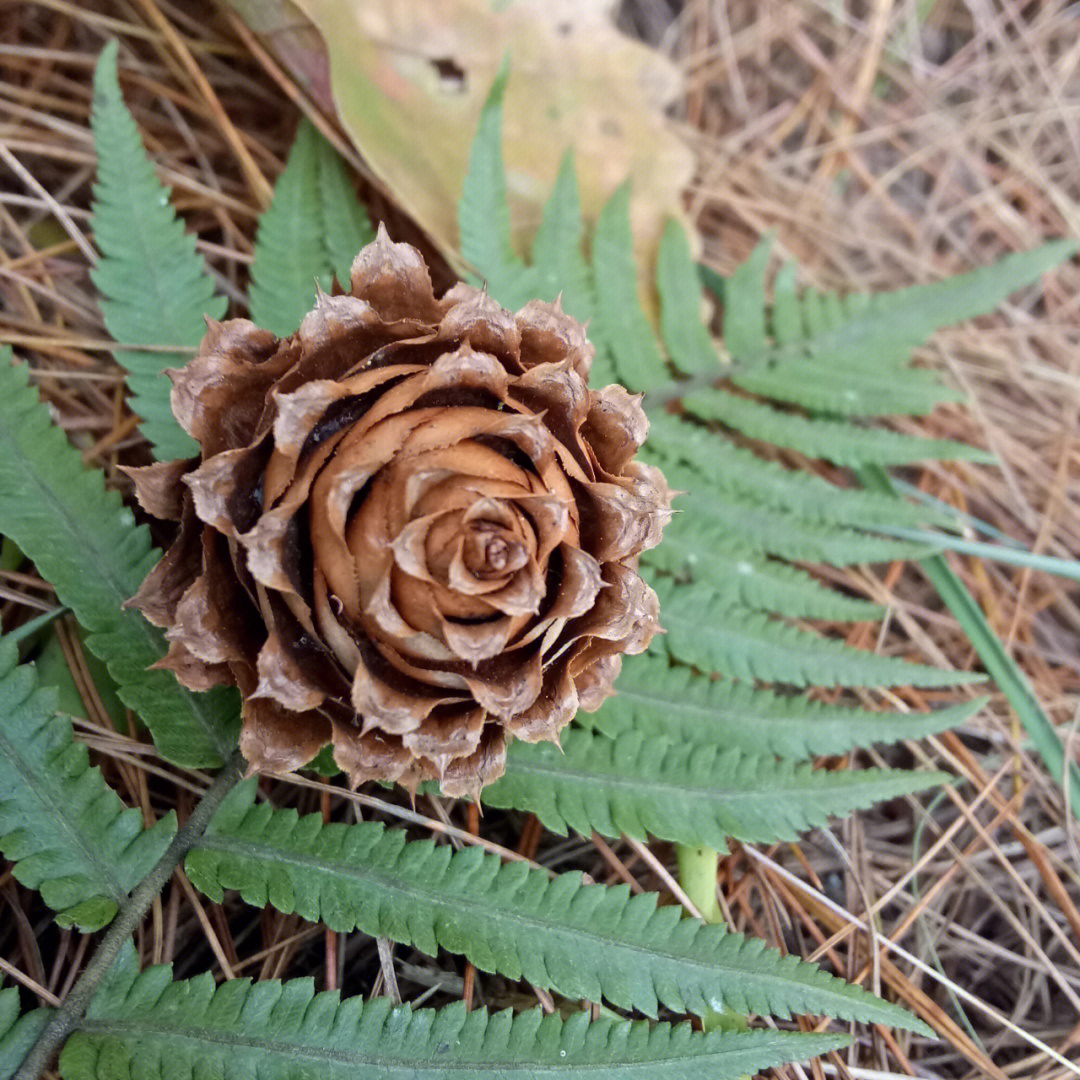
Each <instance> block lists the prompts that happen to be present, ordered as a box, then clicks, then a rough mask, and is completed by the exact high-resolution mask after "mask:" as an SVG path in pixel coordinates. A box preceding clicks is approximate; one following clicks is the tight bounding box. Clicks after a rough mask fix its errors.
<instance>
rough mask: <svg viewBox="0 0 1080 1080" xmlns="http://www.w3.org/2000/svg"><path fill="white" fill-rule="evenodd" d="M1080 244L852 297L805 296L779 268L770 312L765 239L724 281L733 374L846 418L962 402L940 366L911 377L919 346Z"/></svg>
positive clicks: (761, 389) (1052, 246) (755, 387)
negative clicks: (911, 363) (909, 364)
mask: <svg viewBox="0 0 1080 1080" xmlns="http://www.w3.org/2000/svg"><path fill="white" fill-rule="evenodd" d="M1075 250H1076V245H1075V243H1074V242H1072V241H1060V240H1059V241H1052V242H1051V243H1048V244H1044V245H1042V246H1041V247H1038V248H1035V249H1033V250H1031V251H1026V252H1019V253H1017V254H1014V255H1009V256H1006V257H1005V258H1004V259H1002V260H1001V261H1000V262H998V263H995V264H994V265H992V266H986V267H981V268H979V269H978V270H975V271H972V272H971V273H968V274H962V275H959V276H957V277H954V278H950V279H948V280H945V281H939V282H933V283H931V284H927V285H916V286H913V287H910V288H907V289H900V290H897V291H895V292H889V293H880V294H877V295H874V296H865V295H858V294H856V295H853V296H849V297H845V298H844V299H842V300H841V299H840V298H839V297H837V296H835V295H832V294H822V293H817V292H815V291H813V290H807V291H806V292H805V293H804V294H803V296H802V297H801V298H800V297H798V296H797V294H796V289H795V272H794V270H793V269H790V268H789V269H786V270H784V271H782V272H781V274H780V275H778V278H777V282H776V289H775V299H774V305H773V308H772V318H771V320H770V319H769V310H768V307H767V305H766V301H765V273H766V269H767V265H768V254H769V241H765V242H763V243H762V244H761V245H760V246H759V247H758V248H757V249H756V250H755V252H754V254H753V255H752V256H751V258H750V260H748V262H747V263H745V264H744V265H743V266H742V267H740V268H739V269H738V270H737V271H736V273H735V274H734V275H733V277H732V278H730V279H727V280H726V281H724V283H723V287H722V289H721V294H722V298H723V299H724V302H725V305H724V343H725V345H726V347H727V349H728V352H729V353H730V354H731V357H732V367H733V371H732V374H731V378H732V381H734V382H735V383H737V384H738V385H739V386H741V387H743V388H744V389H746V390H750V391H752V392H754V393H757V394H761V395H762V396H765V397H771V398H774V399H775V400H777V401H784V402H788V403H791V404H798V405H802V406H804V407H805V408H807V409H810V410H812V411H815V412H822V413H827V414H833V415H841V416H883V415H899V414H902V413H912V414H918V413H924V412H929V411H931V410H932V409H933V408H935V407H936V406H937V405H938V404H939V403H941V402H942V401H955V400H961V399H962V397H963V395H962V394H960V393H958V392H957V391H955V390H953V389H952V388H950V387H946V386H944V385H942V384H941V383H940V381H939V380H938V379H937V377H936V376H935V375H934V374H933V373H932V372H928V371H923V370H920V369H912V368H907V369H904V370H903V374H902V375H901V368H902V365H906V364H907V362H908V361H909V359H910V356H911V352H912V351H913V350H914V349H916V348H918V347H919V346H920V345H922V344H924V343H925V342H926V340H927V339H928V338H929V337H930V335H931V334H932V333H934V331H936V330H938V329H940V328H941V327H943V326H947V325H949V324H951V323H958V322H962V321H964V320H965V319H970V318H973V317H975V316H977V315H982V314H985V313H987V312H990V311H992V310H993V309H994V308H995V307H996V306H997V305H998V304H999V303H1000V302H1001V301H1002V300H1004V299H1005V298H1006V297H1007V296H1008V295H1009V294H1010V293H1012V292H1015V291H1016V290H1017V289H1019V288H1022V287H1023V286H1025V285H1028V284H1030V283H1031V282H1032V281H1034V280H1035V279H1036V278H1038V276H1039V275H1040V274H1042V273H1044V272H1045V271H1047V270H1050V269H1052V268H1053V267H1055V266H1057V265H1058V264H1059V263H1061V262H1062V261H1063V260H1064V259H1066V258H1068V257H1069V255H1070V254H1072V253H1073V252H1074V251H1075ZM770 330H771V331H772V334H773V337H774V338H775V342H774V343H770V342H769V337H768V334H769V331H770Z"/></svg>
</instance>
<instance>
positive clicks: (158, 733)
mask: <svg viewBox="0 0 1080 1080" xmlns="http://www.w3.org/2000/svg"><path fill="white" fill-rule="evenodd" d="M28 372H29V369H28V368H27V367H26V365H24V364H18V365H17V364H15V363H13V362H12V359H11V350H10V349H0V535H4V536H9V537H11V539H12V540H13V541H14V542H15V543H17V544H18V545H19V547H20V548H21V549H22V550H23V551H24V552H25V553H26V555H27V556H28V557H29V558H31V559H32V560H33V561H34V562H35V563H36V564H37V568H38V570H39V571H40V572H41V574H42V576H43V577H44V578H45V579H46V580H47V581H49V582H50V583H51V584H52V585H53V586H54V587H55V588H56V595H57V597H58V598H59V600H60V602H61V603H62V604H65V605H66V606H68V607H70V608H71V610H72V611H73V612H74V613H75V617H76V618H77V619H78V620H79V622H80V623H81V624H82V626H83V627H84V629H86V630H87V631H88V636H87V639H86V642H87V645H88V646H89V647H90V650H91V651H92V652H93V653H94V654H95V655H96V656H99V657H100V658H101V659H102V660H104V661H105V662H106V663H107V665H108V668H109V673H110V674H111V675H112V677H113V679H114V680H115V681H116V685H117V687H118V690H119V695H120V700H121V701H123V702H124V704H125V705H127V706H128V707H129V708H131V709H134V710H135V712H137V713H138V714H139V716H141V717H142V719H143V720H144V721H145V723H146V725H147V727H149V728H150V731H151V733H152V734H153V736H154V741H155V743H156V744H157V747H158V750H159V751H160V752H161V754H162V756H163V757H166V758H168V759H169V760H170V761H173V762H175V763H176V764H179V765H185V766H191V767H202V766H216V765H220V764H221V763H222V762H223V761H224V760H225V759H226V758H227V757H228V755H229V754H230V753H231V752H232V750H233V748H234V747H235V746H236V737H237V731H238V728H239V708H238V707H237V699H236V694H235V691H233V690H226V689H224V688H219V689H216V690H211V691H210V692H209V693H206V694H192V693H190V692H189V691H186V690H184V689H183V688H182V687H180V686H178V685H177V682H176V679H175V678H174V676H173V675H172V674H171V672H167V671H148V670H147V669H148V668H149V667H150V665H151V664H153V663H155V662H156V661H158V660H160V659H161V657H162V656H164V655H165V640H164V636H163V635H162V633H161V631H159V630H157V629H156V628H155V627H153V626H151V625H150V624H149V623H148V622H147V621H146V620H145V619H144V618H143V617H142V616H141V615H140V614H139V613H138V612H136V611H122V610H121V604H123V602H124V601H125V600H127V599H128V598H129V597H130V596H132V595H133V594H134V593H135V592H136V590H137V589H138V588H139V586H140V585H141V584H142V581H143V578H144V577H145V576H146V574H147V573H148V572H149V570H150V568H151V567H152V566H153V565H154V563H155V562H156V561H157V559H158V552H157V551H155V550H154V548H153V546H152V545H151V542H150V533H149V530H147V529H146V528H145V527H143V526H137V525H136V524H135V519H134V516H133V515H132V513H131V511H130V510H128V509H126V508H125V507H124V505H123V503H122V502H121V500H120V496H119V495H118V494H117V493H116V492H108V491H106V490H105V484H104V478H103V477H102V474H101V473H100V472H98V471H96V470H87V469H86V468H84V467H83V463H82V458H81V456H80V454H79V452H78V451H77V450H76V449H75V448H74V447H73V446H72V445H71V444H70V443H69V442H68V441H67V438H66V437H65V436H64V433H63V432H62V431H61V430H60V429H59V428H58V427H56V426H55V425H54V424H53V423H52V421H51V420H50V418H49V413H48V410H47V409H46V408H45V406H44V405H42V403H41V402H40V401H39V400H38V396H37V392H36V391H35V390H34V389H33V387H31V386H30V385H29V378H28Z"/></svg>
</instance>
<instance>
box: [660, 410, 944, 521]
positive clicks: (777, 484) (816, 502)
mask: <svg viewBox="0 0 1080 1080" xmlns="http://www.w3.org/2000/svg"><path fill="white" fill-rule="evenodd" d="M645 449H646V456H647V457H648V458H650V459H656V462H657V464H660V465H661V467H662V468H663V469H664V470H665V472H666V471H667V470H668V469H679V470H680V472H679V475H680V477H682V479H679V480H677V481H674V483H675V486H676V487H679V486H684V485H686V486H689V487H690V488H691V490H692V491H693V492H695V493H701V494H708V495H709V497H710V498H712V497H715V498H718V499H721V500H722V499H723V498H724V497H725V493H727V492H736V493H738V494H741V495H745V496H747V497H749V498H752V499H753V500H754V502H756V503H758V504H759V505H765V506H770V507H773V508H775V509H777V510H791V511H793V512H794V513H796V514H798V515H799V516H800V517H803V518H810V519H811V520H814V521H821V522H826V523H833V524H838V525H850V526H854V527H857V528H860V529H866V530H870V531H872V530H873V529H874V528H876V527H879V526H882V525H901V526H904V525H906V526H916V525H924V524H939V525H940V524H945V525H951V524H952V523H953V522H955V520H956V514H955V512H954V511H951V510H945V509H937V510H936V509H933V508H930V507H926V506H914V505H912V504H911V503H909V502H905V501H904V500H902V499H896V498H890V497H889V496H886V495H883V494H882V493H881V492H877V491H867V490H865V489H864V488H841V487H837V486H836V485H835V484H831V483H829V481H827V480H824V479H822V478H821V477H820V476H815V475H814V474H813V473H808V472H806V471H804V470H801V469H799V470H796V469H788V468H785V467H784V466H782V465H779V464H777V463H776V462H775V461H767V460H766V459H765V458H762V457H759V456H758V455H757V454H755V453H754V452H753V451H751V450H747V449H744V448H743V447H741V446H736V445H735V444H734V443H732V442H729V441H728V440H727V439H724V438H718V437H717V434H716V433H715V432H713V431H709V430H708V429H707V428H704V427H702V426H701V425H699V424H692V423H687V422H686V421H685V420H684V419H682V418H679V417H675V416H672V415H670V414H669V413H664V412H660V411H656V412H654V413H653V414H652V415H651V416H650V417H649V439H648V442H647V443H646V444H645Z"/></svg>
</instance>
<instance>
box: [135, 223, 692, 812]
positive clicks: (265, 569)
mask: <svg viewBox="0 0 1080 1080" xmlns="http://www.w3.org/2000/svg"><path fill="white" fill-rule="evenodd" d="M593 352H594V350H593V347H592V345H590V344H589V342H588V341H587V340H586V337H585V331H584V328H583V327H582V326H581V325H580V324H579V323H577V322H576V321H575V320H573V319H571V318H570V317H569V316H567V315H565V314H564V313H563V312H562V310H561V309H560V307H559V306H558V305H557V304H556V305H551V304H546V303H542V302H540V301H533V302H531V303H529V304H527V305H526V306H525V307H524V308H522V310H521V311H519V312H518V313H517V314H516V315H513V314H511V313H509V312H507V311H504V310H503V309H502V308H500V307H499V306H498V305H497V304H496V303H495V302H494V301H492V300H491V299H490V298H489V297H488V296H486V295H485V294H484V293H482V292H479V291H477V290H476V289H473V288H471V287H469V286H466V285H457V286H455V287H454V288H452V289H451V290H450V291H449V292H448V293H447V294H446V295H445V296H444V297H443V298H442V299H441V300H436V298H435V295H434V293H433V291H432V286H431V279H430V277H429V275H428V270H427V267H426V266H425V264H424V262H423V259H422V258H421V256H420V253H419V252H417V251H416V250H415V249H414V248H412V247H410V246H408V245H406V244H393V243H391V242H390V241H389V240H388V238H387V237H386V234H385V232H384V231H382V230H380V233H379V237H378V239H377V240H376V241H375V242H374V243H373V244H370V245H369V246H368V247H366V248H365V249H364V250H363V251H361V252H360V254H359V255H358V256H357V258H356V261H355V262H354V263H353V267H352V288H351V292H350V293H349V294H347V295H339V296H326V295H321V296H320V297H319V299H318V302H317V304H316V307H315V310H314V311H312V312H311V313H310V314H309V315H307V317H306V318H305V319H304V321H303V323H302V325H301V327H300V329H299V331H298V332H297V333H295V334H293V335H292V337H289V338H284V339H280V340H279V339H278V338H276V337H274V335H273V334H270V333H268V332H267V331H265V330H260V329H258V328H257V327H256V326H254V325H253V324H252V323H250V322H248V321H246V320H242V319H237V320H233V321H231V322H226V323H221V324H218V323H211V324H210V327H209V332H208V333H207V335H206V337H205V339H204V340H203V343H202V345H201V347H200V349H199V352H198V355H197V356H196V357H195V358H194V359H193V360H192V361H191V363H189V364H188V365H187V366H186V367H185V368H183V369H181V370H179V371H175V372H172V373H171V375H172V377H173V382H174V387H173V392H172V403H173V410H174V412H175V413H176V417H177V419H178V420H179V422H180V423H181V425H182V426H183V427H184V429H185V430H186V431H187V432H189V433H190V434H191V435H192V436H193V437H194V438H195V439H196V440H197V441H198V442H199V444H200V446H201V450H202V454H201V460H194V459H193V460H191V461H174V462H162V463H159V464H156V465H151V466H149V467H147V468H142V469H132V470H130V474H131V475H132V477H133V478H134V481H135V486H136V493H137V495H138V498H139V501H140V503H141V504H142V506H143V507H144V508H145V509H146V510H147V511H148V512H149V513H151V514H153V515H155V516H157V517H162V518H171V519H174V520H177V521H179V522H180V529H179V536H178V538H177V540H176V541H175V543H174V544H173V545H172V547H170V548H169V550H168V552H167V553H166V555H165V557H164V558H163V559H162V561H161V562H160V563H159V564H158V566H157V567H156V568H155V569H154V570H153V571H152V572H151V573H150V575H149V576H148V577H147V579H146V581H145V582H144V583H143V586H142V588H141V589H140V590H139V593H138V594H137V596H136V597H134V598H133V600H132V601H131V604H132V606H134V607H137V608H139V609H140V610H141V611H142V612H143V613H144V615H145V616H146V618H148V619H149V620H150V621H151V622H153V623H155V624H157V625H159V626H164V627H166V628H167V634H166V636H167V638H168V639H169V641H170V643H171V644H170V649H169V652H168V655H167V656H166V657H165V658H164V659H163V660H162V661H161V663H160V664H159V666H160V667H164V668H167V669H169V670H171V671H173V672H174V673H175V674H176V677H177V678H178V679H179V680H180V682H181V683H183V684H184V685H185V686H187V687H189V688H191V689H193V690H204V689H207V688H208V687H210V686H213V685H217V684H221V683H230V684H235V685H237V686H238V687H239V688H240V692H241V695H242V697H243V728H242V733H241V749H242V750H243V753H244V756H245V757H246V758H247V760H248V761H249V763H250V765H251V767H252V769H253V770H256V771H267V772H287V771H290V770H293V769H296V768H298V767H300V766H302V765H304V764H306V763H307V762H308V761H310V760H311V759H312V758H313V757H314V756H315V754H316V753H317V752H318V751H319V749H320V748H321V747H323V746H324V745H326V744H327V743H328V742H332V743H333V747H334V759H335V761H336V762H337V763H338V765H339V766H340V767H341V768H342V769H344V770H345V772H346V773H347V774H348V776H349V778H350V781H351V782H352V783H353V784H358V783H360V782H362V781H365V780H370V779H385V780H394V781H399V782H402V783H404V784H407V785H409V786H412V787H415V785H416V784H417V783H419V782H420V781H422V780H424V779H428V778H435V777H437V778H440V779H441V781H442V786H443V790H444V791H445V792H446V793H448V794H466V793H468V794H473V795H475V794H476V793H477V792H478V791H479V789H480V787H481V786H482V785H484V784H486V783H488V782H489V781H491V780H493V779H495V778H497V777H498V776H499V775H501V773H502V771H503V763H504V760H505V754H506V741H507V737H508V736H511V735H513V736H516V737H517V738H520V739H526V740H528V741H539V740H542V739H549V740H553V739H557V737H558V732H559V730H560V729H561V728H562V727H563V726H564V725H565V724H567V723H568V722H569V721H570V719H571V717H573V715H574V713H575V711H576V710H577V709H578V708H579V707H582V708H586V709H588V708H595V707H596V706H598V705H599V704H600V702H601V701H603V699H604V698H605V697H606V696H607V695H608V694H610V693H611V692H612V690H611V684H612V681H613V680H614V678H615V675H616V674H617V673H618V669H619V664H620V657H621V654H622V653H635V652H640V651H641V650H643V649H644V648H645V647H646V646H647V645H648V643H649V641H650V640H651V639H652V637H653V635H654V633H656V631H657V629H658V624H657V600H656V596H655V594H654V593H653V591H652V590H651V589H650V588H649V587H648V586H647V585H646V584H645V583H644V582H643V581H642V580H641V578H640V577H639V576H638V574H637V573H636V570H635V568H636V565H637V557H638V555H639V553H640V552H641V551H642V550H644V549H646V548H649V547H653V546H654V545H655V544H656V543H658V542H659V540H660V534H661V531H662V529H663V527H664V525H665V523H666V522H667V520H668V518H669V517H670V513H671V511H670V509H669V507H670V502H671V492H670V491H669V489H668V487H667V485H666V483H665V482H664V478H663V476H662V475H661V474H660V473H659V472H658V471H657V470H656V469H654V468H651V467H649V466H647V465H644V464H642V463H640V462H637V461H635V460H633V459H634V454H635V453H636V451H637V449H638V447H639V446H640V445H641V443H642V442H643V440H644V439H645V435H646V433H647V431H648V424H647V421H646V419H645V415H644V413H643V412H642V410H641V406H640V405H639V403H638V400H637V399H636V398H634V397H632V396H631V395H629V394H628V393H627V392H626V391H625V390H623V389H622V388H621V387H619V386H608V387H605V388H604V389H603V390H599V391H596V390H589V389H588V387H587V385H586V379H587V377H588V371H589V365H590V362H591V360H592V356H593Z"/></svg>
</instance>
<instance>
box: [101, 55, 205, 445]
mask: <svg viewBox="0 0 1080 1080" xmlns="http://www.w3.org/2000/svg"><path fill="white" fill-rule="evenodd" d="M116 53H117V44H116V42H115V41H110V42H109V43H108V44H107V45H106V46H105V48H104V49H103V50H102V53H101V59H100V60H99V62H98V66H97V70H96V72H95V73H94V107H93V112H92V114H91V128H92V130H93V133H94V146H95V149H96V150H97V155H98V172H97V182H96V183H95V185H94V240H95V242H96V244H97V246H98V249H99V250H100V251H101V254H102V259H101V261H100V262H99V263H98V265H97V266H96V267H95V268H94V269H93V270H91V272H90V276H91V278H92V279H93V282H94V284H95V285H96V286H97V288H98V291H99V292H100V293H101V311H102V315H103V316H104V318H105V326H106V328H107V329H108V331H109V333H110V334H111V335H112V337H113V339H114V340H116V341H118V342H121V343H122V344H125V345H131V346H166V347H167V348H166V349H157V350H155V351H152V352H151V351H141V350H137V349H130V350H128V349H124V350H119V351H117V352H116V353H115V356H116V360H117V363H119V364H120V365H121V366H122V367H123V368H125V369H126V370H127V372H128V387H129V388H130V390H131V395H132V402H131V405H132V409H133V410H134V411H135V412H136V413H137V414H138V415H139V416H140V417H142V430H143V434H144V435H145V436H146V437H147V438H148V439H149V440H150V442H151V443H152V444H153V446H154V448H155V450H156V452H157V456H158V457H159V458H182V457H191V456H192V455H193V454H194V453H195V452H196V450H197V447H196V445H195V442H194V440H193V439H192V438H191V437H190V436H189V435H188V434H187V433H186V432H185V431H184V430H183V429H182V428H181V427H180V425H179V424H177V422H176V420H175V418H174V417H173V414H172V407H171V406H170V404H169V390H170V384H169V381H168V379H167V378H165V376H164V374H163V372H164V369H165V368H167V367H170V366H172V367H179V366H181V365H183V364H185V363H186V362H187V360H188V359H189V355H190V353H189V350H193V349H194V348H195V346H196V345H198V344H199V341H200V340H201V339H202V336H203V333H204V332H205V330H206V327H205V325H204V323H203V317H204V315H210V316H212V317H213V318H218V319H219V318H221V317H222V316H223V315H224V314H225V303H226V301H225V298H224V297H221V296H215V295H214V283H213V280H212V279H211V278H210V276H209V274H207V272H206V266H205V264H204V263H203V260H202V259H201V258H200V257H199V255H198V253H197V252H196V250H195V238H194V237H193V236H191V235H189V234H187V233H185V232H184V223H183V222H182V221H181V220H180V219H179V218H177V216H176V213H175V211H174V210H173V209H172V207H171V206H170V205H169V191H168V189H167V188H166V187H164V186H163V185H162V184H161V182H160V181H159V180H158V179H157V177H156V176H155V175H154V169H153V166H152V165H151V164H150V162H149V160H148V159H147V157H146V151H145V150H144V149H143V144H142V140H141V139H140V137H139V130H138V128H137V127H136V126H135V121H134V119H132V116H131V114H130V113H129V112H128V110H127V108H126V106H125V105H124V99H123V97H122V96H121V94H120V83H119V81H118V79H117V69H116ZM168 349H174V350H176V351H174V352H170V351H168Z"/></svg>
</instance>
